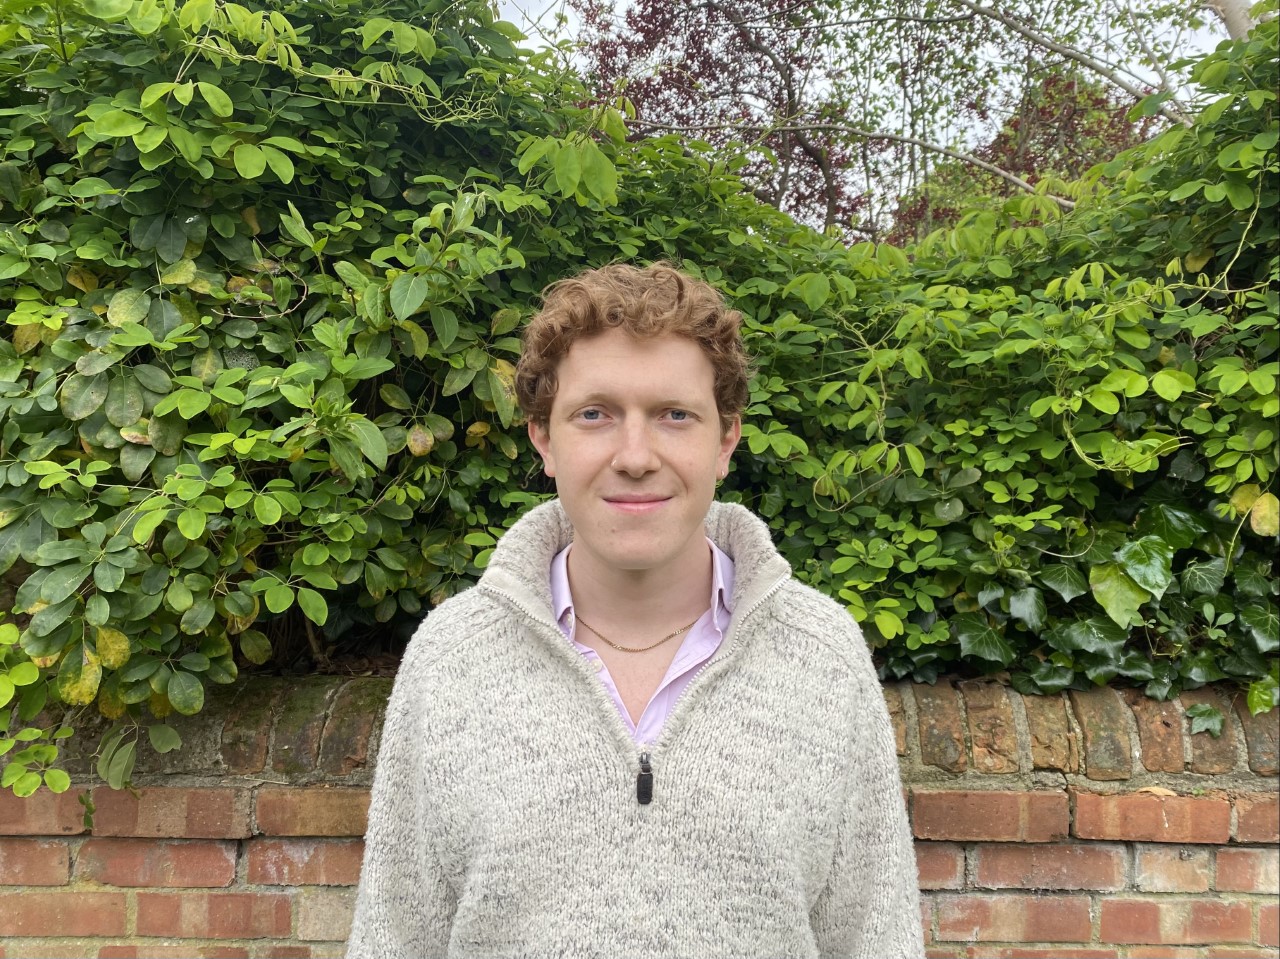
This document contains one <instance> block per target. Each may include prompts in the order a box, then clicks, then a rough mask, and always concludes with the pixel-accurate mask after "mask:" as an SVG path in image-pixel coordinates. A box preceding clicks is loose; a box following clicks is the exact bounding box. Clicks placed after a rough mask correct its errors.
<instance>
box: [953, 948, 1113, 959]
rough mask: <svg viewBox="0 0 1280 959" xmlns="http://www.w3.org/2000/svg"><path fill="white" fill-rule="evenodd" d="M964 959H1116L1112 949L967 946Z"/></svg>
mask: <svg viewBox="0 0 1280 959" xmlns="http://www.w3.org/2000/svg"><path fill="white" fill-rule="evenodd" d="M964 955H965V959H1116V957H1117V956H1119V955H1120V953H1118V952H1116V950H1114V949H1062V948H1057V949H1028V948H1027V947H1026V946H1018V947H1016V948H1012V947H1009V946H969V947H968V948H966V949H965V951H964Z"/></svg>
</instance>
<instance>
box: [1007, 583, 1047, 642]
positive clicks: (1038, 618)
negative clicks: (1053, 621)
mask: <svg viewBox="0 0 1280 959" xmlns="http://www.w3.org/2000/svg"><path fill="white" fill-rule="evenodd" d="M1009 615H1010V616H1012V617H1013V618H1014V619H1020V620H1022V622H1023V624H1024V625H1025V626H1026V627H1027V629H1029V630H1031V631H1032V632H1033V633H1038V632H1039V631H1040V629H1041V627H1042V626H1044V624H1045V620H1046V619H1047V618H1048V616H1049V608H1048V607H1047V606H1046V605H1045V601H1044V593H1042V592H1040V590H1038V589H1036V588H1035V587H1034V586H1028V587H1027V588H1026V589H1020V590H1017V591H1016V592H1014V593H1011V594H1010V595H1009Z"/></svg>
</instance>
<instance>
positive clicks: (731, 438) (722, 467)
mask: <svg viewBox="0 0 1280 959" xmlns="http://www.w3.org/2000/svg"><path fill="white" fill-rule="evenodd" d="M740 439H742V417H741V416H735V417H734V418H733V422H732V423H730V424H729V428H728V429H727V430H725V431H724V435H723V436H721V437H720V452H719V453H718V454H717V455H716V474H717V475H718V476H724V475H726V474H727V473H728V472H729V460H730V459H731V458H732V457H733V451H734V449H736V448H737V446H738V440H740Z"/></svg>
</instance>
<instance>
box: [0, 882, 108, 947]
mask: <svg viewBox="0 0 1280 959" xmlns="http://www.w3.org/2000/svg"><path fill="white" fill-rule="evenodd" d="M124 924H125V897H124V893H122V892H0V936H47V935H48V934H49V930H51V929H56V930H58V932H59V933H61V934H62V935H64V936H123V935H124V928H125V926H124Z"/></svg>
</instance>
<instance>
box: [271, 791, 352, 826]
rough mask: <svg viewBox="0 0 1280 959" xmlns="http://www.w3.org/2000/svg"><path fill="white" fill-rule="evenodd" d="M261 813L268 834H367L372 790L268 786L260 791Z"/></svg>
mask: <svg viewBox="0 0 1280 959" xmlns="http://www.w3.org/2000/svg"><path fill="white" fill-rule="evenodd" d="M257 814H258V815H257V820H258V832H260V833H263V834H265V835H268V836H363V835H364V831H365V828H366V825H367V824H368V818H369V790H367V789H347V788H332V787H328V786H311V787H306V786H302V787H291V786H281V787H277V786H268V787H264V788H262V789H259V790H258V805H257Z"/></svg>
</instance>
